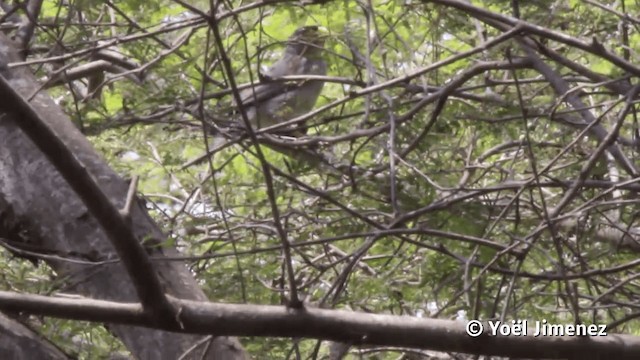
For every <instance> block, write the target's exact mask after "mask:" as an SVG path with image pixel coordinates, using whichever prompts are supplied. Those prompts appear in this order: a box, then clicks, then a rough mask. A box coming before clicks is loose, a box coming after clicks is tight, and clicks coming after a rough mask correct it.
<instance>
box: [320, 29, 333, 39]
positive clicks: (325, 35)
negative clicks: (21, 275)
mask: <svg viewBox="0 0 640 360" xmlns="http://www.w3.org/2000/svg"><path fill="white" fill-rule="evenodd" d="M318 34H319V35H320V38H321V39H327V38H328V37H329V36H330V35H331V34H330V33H329V29H327V28H326V27H324V26H318Z"/></svg>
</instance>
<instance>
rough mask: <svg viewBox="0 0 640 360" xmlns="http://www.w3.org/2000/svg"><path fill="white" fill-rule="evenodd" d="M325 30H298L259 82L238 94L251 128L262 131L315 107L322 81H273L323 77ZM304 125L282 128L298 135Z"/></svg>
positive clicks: (285, 131)
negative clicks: (285, 78) (299, 76)
mask: <svg viewBox="0 0 640 360" xmlns="http://www.w3.org/2000/svg"><path fill="white" fill-rule="evenodd" d="M326 38H327V35H326V30H325V29H324V28H321V27H318V26H304V27H301V28H298V29H297V30H296V31H295V32H294V33H293V34H292V35H291V36H290V37H289V39H288V40H287V42H286V48H285V50H284V53H283V55H282V57H281V58H280V59H279V60H278V61H276V62H275V63H274V64H273V65H272V66H271V67H270V68H269V69H268V70H267V71H266V72H265V73H264V74H262V76H261V81H260V82H259V83H258V84H256V85H254V86H252V87H249V88H247V89H244V90H242V91H241V92H240V103H239V104H237V106H238V108H240V107H242V108H243V109H244V111H245V113H246V115H247V118H248V120H249V123H250V124H251V126H252V128H253V129H261V128H265V127H269V126H272V125H275V124H279V123H282V122H285V121H287V120H291V119H293V118H295V117H298V116H301V115H303V114H306V113H308V112H310V111H311V110H312V109H313V107H314V106H315V104H316V102H317V100H318V97H319V96H320V93H321V92H322V88H323V86H324V81H322V80H310V79H307V80H295V81H272V80H273V79H278V78H280V77H284V76H292V75H322V76H324V75H326V74H327V62H326V60H325V59H324V57H323V56H324V43H325V40H326ZM302 128H304V126H298V127H297V128H296V129H292V128H289V129H283V131H282V132H284V133H287V134H292V135H294V136H299V135H302V134H304V131H303V130H302Z"/></svg>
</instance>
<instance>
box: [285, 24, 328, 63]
mask: <svg viewBox="0 0 640 360" xmlns="http://www.w3.org/2000/svg"><path fill="white" fill-rule="evenodd" d="M327 37H328V33H327V30H326V29H325V28H323V27H319V26H304V27H301V28H299V29H298V30H296V31H295V32H294V33H293V34H292V35H291V36H290V37H289V40H287V50H286V52H287V53H292V54H295V55H304V56H313V57H315V56H320V55H321V54H322V50H323V49H324V42H325V40H326V39H327Z"/></svg>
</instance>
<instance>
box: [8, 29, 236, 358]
mask: <svg viewBox="0 0 640 360" xmlns="http://www.w3.org/2000/svg"><path fill="white" fill-rule="evenodd" d="M16 61H18V58H17V56H16V52H15V47H14V45H13V43H12V42H11V40H9V39H8V38H7V37H5V36H4V35H2V34H0V74H1V75H2V76H3V77H4V78H5V79H7V80H8V81H9V82H10V84H11V86H12V87H13V88H14V89H15V90H16V91H18V92H19V93H20V94H21V95H22V96H23V97H25V98H26V99H29V97H32V99H31V105H32V106H33V107H34V108H35V109H36V111H37V112H38V114H39V115H40V116H41V117H42V119H43V120H44V121H45V122H46V123H47V124H49V126H50V127H52V128H53V129H54V130H55V132H56V133H57V136H58V137H60V138H61V139H62V140H63V141H64V142H65V143H66V145H67V146H68V147H69V148H70V149H72V151H73V152H74V154H75V156H76V157H77V158H78V159H80V161H81V162H83V163H84V165H85V167H86V168H87V169H88V170H89V172H90V173H91V174H92V176H93V177H94V179H95V180H96V181H97V182H98V183H99V184H100V186H101V188H102V190H103V192H105V194H107V196H108V197H109V198H110V199H111V201H112V202H113V204H114V205H116V206H117V207H119V208H122V207H123V205H124V201H125V198H126V194H127V189H128V184H127V183H126V182H125V181H124V180H123V179H122V178H121V177H119V176H118V175H117V174H116V173H115V172H114V171H113V170H112V169H111V168H110V167H109V166H108V165H107V164H106V163H105V161H104V159H102V158H101V157H100V156H99V155H98V154H97V153H96V151H95V150H94V149H93V148H92V147H91V145H90V143H89V142H88V141H87V139H86V138H85V137H84V136H83V135H82V134H81V133H80V132H79V131H78V130H77V129H76V128H75V127H74V125H73V124H72V122H71V121H70V120H69V118H68V117H67V116H66V115H65V114H64V113H63V112H62V110H61V109H60V107H58V106H57V105H56V104H55V103H54V102H53V100H52V99H51V98H50V97H49V96H48V95H47V94H46V93H44V92H42V91H39V90H40V87H39V85H38V83H37V82H36V80H35V78H34V76H33V75H32V74H31V73H30V70H29V69H28V68H26V67H19V68H9V67H8V66H7V64H9V63H11V62H16ZM35 92H38V93H37V95H35V96H33V94H34V93H35ZM17 121H20V119H16V118H15V117H14V116H13V115H12V114H7V113H6V112H4V109H3V108H2V104H1V102H0V200H4V201H0V219H1V220H2V221H1V222H0V227H2V228H3V229H2V230H0V231H1V232H2V233H4V234H5V235H4V237H6V238H8V239H10V240H11V241H12V242H13V244H15V246H16V247H22V248H29V249H30V251H35V252H42V253H46V254H54V255H55V256H50V257H47V258H46V259H45V261H46V262H47V264H49V265H50V266H51V267H52V268H53V269H54V270H55V271H56V273H57V274H58V275H59V276H61V277H63V278H66V279H67V284H68V291H71V292H75V293H78V294H81V295H84V296H87V297H90V298H95V299H105V300H114V301H122V302H138V301H139V299H138V298H137V296H136V293H135V290H134V288H133V286H132V285H131V283H130V279H129V276H128V275H127V273H126V272H125V270H124V268H123V267H122V266H121V264H120V263H119V262H113V260H117V258H118V257H117V255H116V253H115V251H114V249H113V247H112V246H111V243H110V242H109V240H108V239H107V237H106V236H105V234H104V233H103V231H102V229H101V228H100V226H99V225H98V224H97V222H96V220H95V219H94V218H93V217H92V216H91V215H90V214H89V213H88V212H87V209H86V207H85V206H84V205H83V203H82V201H81V200H80V199H79V198H78V196H77V195H76V194H75V193H74V191H73V190H71V188H70V187H69V186H68V184H67V183H66V182H65V181H64V180H63V179H62V177H61V176H60V174H59V173H58V172H57V171H56V169H55V168H54V167H53V166H52V165H51V164H50V163H49V162H48V160H47V159H46V158H45V156H44V155H43V154H42V153H41V152H40V151H39V150H38V149H37V148H36V146H35V145H34V144H33V143H32V142H31V140H29V138H27V137H26V136H25V135H24V134H23V133H22V131H21V130H19V129H18V127H17V126H16V122H17ZM131 218H132V223H133V226H134V231H135V233H136V235H137V237H138V239H140V240H144V239H148V238H150V237H151V238H154V239H165V236H164V234H162V232H161V231H160V229H159V228H158V227H157V226H156V224H155V223H154V222H153V221H152V220H151V218H150V217H149V215H148V214H147V213H146V210H145V209H144V208H143V207H142V206H141V204H140V203H137V204H135V205H134V206H133V208H132V211H131ZM0 235H2V234H1V233H0ZM148 252H149V255H150V256H153V257H156V258H157V257H161V256H176V255H178V253H177V251H176V250H175V249H173V248H167V247H164V248H159V247H156V248H154V249H153V250H151V249H150V250H149V251H148ZM68 260H74V261H68ZM156 269H157V271H158V276H159V277H160V278H161V281H162V282H163V284H164V285H165V291H166V292H167V293H169V294H171V295H173V296H176V297H179V298H184V299H193V300H207V299H206V296H205V295H204V293H203V292H202V290H201V289H200V287H199V286H198V285H197V283H196V281H195V279H194V278H193V276H192V275H191V274H190V273H189V271H188V270H187V268H186V267H185V265H184V264H183V263H181V262H174V261H157V262H156ZM109 329H110V330H111V331H112V332H113V333H114V334H116V335H117V336H118V337H119V338H120V339H121V340H122V341H123V343H124V344H125V346H126V347H127V348H128V349H129V350H130V351H131V353H132V354H134V356H136V357H137V358H140V359H172V360H173V359H177V358H179V357H180V356H181V355H183V354H184V353H185V352H186V351H188V350H189V349H190V348H191V347H193V346H194V345H195V344H196V343H197V342H198V341H200V340H201V339H202V337H199V336H193V335H186V334H177V333H170V332H164V331H157V330H151V329H147V328H140V327H132V326H122V325H111V326H109ZM207 344H208V342H204V343H203V344H201V345H200V346H197V349H196V350H194V351H191V352H190V355H189V356H187V357H186V358H199V357H200V356H202V352H203V351H204V349H205V348H207V347H208V346H207ZM209 348H210V351H209V353H208V354H207V357H205V358H208V359H244V358H246V355H245V352H244V350H243V349H242V347H241V345H240V344H239V342H238V341H237V340H236V339H235V338H226V337H221V338H216V339H215V340H214V344H213V346H210V347H209Z"/></svg>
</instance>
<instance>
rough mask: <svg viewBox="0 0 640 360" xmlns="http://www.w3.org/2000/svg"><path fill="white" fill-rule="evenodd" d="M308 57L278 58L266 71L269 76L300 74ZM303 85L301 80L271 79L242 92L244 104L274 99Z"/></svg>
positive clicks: (251, 104)
mask: <svg viewBox="0 0 640 360" xmlns="http://www.w3.org/2000/svg"><path fill="white" fill-rule="evenodd" d="M305 61H306V59H304V58H303V57H300V56H285V57H283V58H282V59H280V60H278V61H277V62H276V63H275V64H273V66H271V68H269V70H267V71H266V72H265V74H264V75H265V76H266V77H267V78H273V79H276V78H279V77H282V76H288V75H299V74H301V73H302V72H303V68H304V62H305ZM300 85H301V82H300V81H287V82H283V81H271V82H263V83H261V84H259V85H256V86H254V87H252V88H248V89H245V90H243V91H241V92H240V98H241V99H242V105H243V106H254V105H255V104H261V103H263V102H264V101H267V100H269V99H273V98H274V97H276V96H278V95H281V94H283V93H285V92H288V91H291V90H293V89H295V88H297V87H299V86H300Z"/></svg>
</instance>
